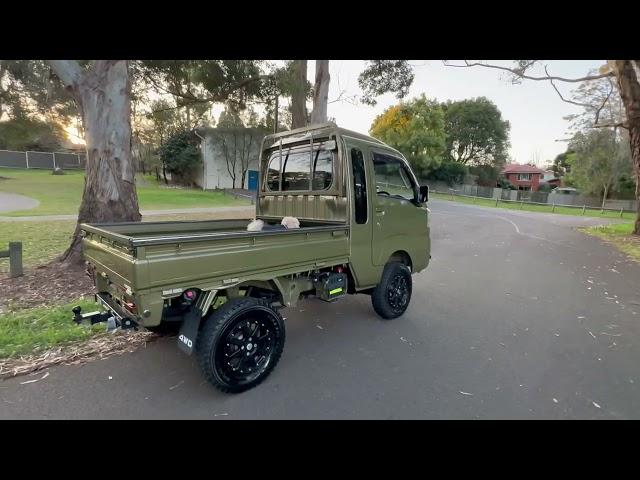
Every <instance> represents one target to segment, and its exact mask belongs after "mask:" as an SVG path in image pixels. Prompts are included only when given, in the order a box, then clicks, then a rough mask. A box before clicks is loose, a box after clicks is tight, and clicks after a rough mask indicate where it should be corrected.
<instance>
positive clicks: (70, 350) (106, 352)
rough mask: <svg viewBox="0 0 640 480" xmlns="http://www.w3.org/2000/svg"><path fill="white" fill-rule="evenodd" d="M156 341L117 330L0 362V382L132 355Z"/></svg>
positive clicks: (152, 335) (153, 336) (154, 336)
mask: <svg viewBox="0 0 640 480" xmlns="http://www.w3.org/2000/svg"><path fill="white" fill-rule="evenodd" d="M158 338H160V335H157V334H155V333H151V332H146V331H145V332H136V331H132V330H116V331H114V332H113V333H105V334H100V335H97V336H95V337H92V338H90V339H89V340H85V341H82V342H74V343H72V344H68V345H62V346H59V347H54V348H51V349H49V350H47V351H46V352H44V353H42V354H39V355H25V356H22V357H18V358H8V359H1V360H0V379H1V378H8V377H16V376H18V375H27V374H30V373H34V372H39V371H42V370H45V369H47V368H49V367H52V366H54V365H80V364H83V363H87V362H89V361H92V360H100V359H103V358H108V357H111V356H113V355H121V354H123V353H130V352H134V351H135V350H137V349H138V348H140V347H142V346H145V347H146V345H147V343H149V342H152V341H154V340H156V339H158Z"/></svg>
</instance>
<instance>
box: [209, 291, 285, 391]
mask: <svg viewBox="0 0 640 480" xmlns="http://www.w3.org/2000/svg"><path fill="white" fill-rule="evenodd" d="M284 340H285V329H284V321H283V319H282V316H281V315H280V314H279V313H278V311H277V310H275V309H273V308H272V307H271V306H270V305H269V303H268V302H267V301H265V300H262V299H258V298H250V297H243V298H236V299H232V300H229V301H228V302H226V303H225V304H224V305H222V306H221V307H220V308H218V309H217V310H215V311H214V312H213V313H211V314H210V316H209V318H207V319H206V321H205V324H204V327H203V328H202V331H201V332H200V333H199V334H198V340H197V345H196V356H197V359H198V363H199V365H200V368H202V371H203V372H204V375H205V377H206V378H207V380H209V382H210V383H211V384H213V385H214V386H215V387H216V388H218V389H219V390H221V391H223V392H227V393H239V392H243V391H245V390H248V389H250V388H253V387H255V386H256V385H258V384H259V383H260V382H262V381H263V380H264V379H265V378H266V377H267V376H268V375H269V374H270V373H271V371H272V370H273V368H274V367H275V366H276V364H277V363H278V360H280V355H281V354H282V350H283V348H284Z"/></svg>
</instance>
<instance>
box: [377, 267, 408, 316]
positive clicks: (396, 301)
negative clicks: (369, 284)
mask: <svg viewBox="0 0 640 480" xmlns="http://www.w3.org/2000/svg"><path fill="white" fill-rule="evenodd" d="M411 290H412V282H411V271H410V270H409V268H408V267H407V266H406V265H404V264H402V263H400V262H389V263H387V265H385V267H384V270H383V272H382V278H381V279H380V283H379V284H378V285H377V286H376V288H374V289H373V292H372V293H371V303H372V304H373V309H374V310H375V311H376V313H377V314H378V315H380V316H381V317H382V318H384V319H387V320H390V319H392V318H397V317H399V316H400V315H402V314H403V313H404V312H405V310H406V309H407V307H408V306H409V301H410V300H411Z"/></svg>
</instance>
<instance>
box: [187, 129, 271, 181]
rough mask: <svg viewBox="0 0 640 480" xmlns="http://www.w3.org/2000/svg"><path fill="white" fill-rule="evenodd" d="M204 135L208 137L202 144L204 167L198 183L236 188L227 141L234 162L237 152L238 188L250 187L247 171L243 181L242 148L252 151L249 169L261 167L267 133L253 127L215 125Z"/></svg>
mask: <svg viewBox="0 0 640 480" xmlns="http://www.w3.org/2000/svg"><path fill="white" fill-rule="evenodd" d="M203 136H204V138H205V141H204V142H203V145H202V160H203V162H202V171H201V172H199V174H198V175H197V176H196V183H197V184H198V185H199V186H200V187H202V188H204V189H206V190H213V189H222V188H233V178H232V176H231V173H230V172H229V168H231V165H229V166H228V165H227V157H226V155H225V144H226V149H227V152H228V156H229V159H230V162H229V163H230V164H232V162H233V155H234V151H235V152H236V154H235V155H236V162H235V176H236V184H235V188H247V183H248V179H249V176H248V174H247V175H246V178H245V181H244V185H241V181H242V164H241V160H240V156H241V150H242V148H244V149H245V151H247V150H248V151H249V154H248V158H249V159H250V160H249V168H248V170H259V158H260V146H261V144H262V139H263V137H264V134H263V133H262V132H260V131H257V130H254V129H217V128H216V129H209V130H207V131H206V133H205V135H203ZM243 142H244V144H243ZM243 145H244V147H243ZM232 171H233V170H232Z"/></svg>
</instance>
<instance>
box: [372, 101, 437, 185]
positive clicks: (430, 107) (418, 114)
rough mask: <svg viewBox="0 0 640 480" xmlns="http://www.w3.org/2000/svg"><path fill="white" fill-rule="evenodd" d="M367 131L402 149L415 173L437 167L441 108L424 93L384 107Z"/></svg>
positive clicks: (426, 171)
mask: <svg viewBox="0 0 640 480" xmlns="http://www.w3.org/2000/svg"><path fill="white" fill-rule="evenodd" d="M370 133H371V135H372V136H374V137H376V138H378V139H380V140H382V141H383V142H385V143H387V144H389V145H391V146H392V147H394V148H396V149H397V150H399V151H400V152H402V154H403V155H404V156H405V157H406V158H407V160H408V161H409V163H410V164H411V166H412V168H414V170H415V171H416V173H417V174H418V175H427V174H428V173H429V172H430V171H432V170H434V169H435V168H437V167H438V166H439V165H440V163H441V162H442V159H443V157H444V154H445V148H446V135H445V130H444V112H443V111H442V108H441V107H440V105H439V104H438V103H437V102H436V101H434V100H429V99H427V98H426V96H425V95H424V94H423V95H422V96H420V97H418V98H415V99H413V100H411V101H409V102H406V103H400V104H399V105H395V106H392V107H389V108H388V109H386V110H385V111H384V112H383V113H382V114H381V115H379V116H377V117H376V118H375V120H374V121H373V124H372V126H371V130H370Z"/></svg>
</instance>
